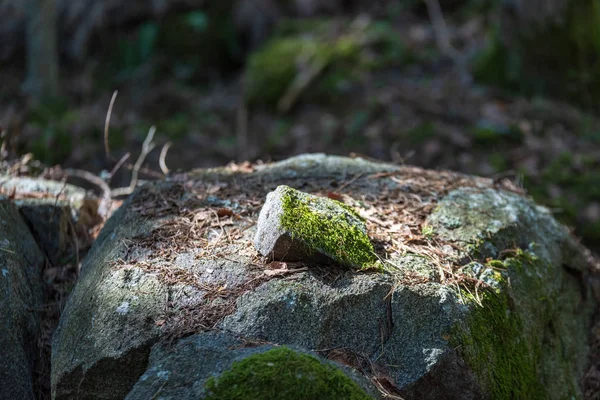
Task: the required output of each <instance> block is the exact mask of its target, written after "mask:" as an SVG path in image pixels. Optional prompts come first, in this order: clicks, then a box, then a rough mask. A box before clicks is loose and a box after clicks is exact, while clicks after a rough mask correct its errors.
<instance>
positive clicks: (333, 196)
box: [327, 192, 342, 201]
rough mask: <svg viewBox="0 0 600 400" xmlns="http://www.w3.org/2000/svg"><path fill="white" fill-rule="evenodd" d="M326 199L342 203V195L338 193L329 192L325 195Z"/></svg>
mask: <svg viewBox="0 0 600 400" xmlns="http://www.w3.org/2000/svg"><path fill="white" fill-rule="evenodd" d="M327 197H329V198H330V199H332V200H337V201H342V195H341V194H339V193H335V192H329V193H327Z"/></svg>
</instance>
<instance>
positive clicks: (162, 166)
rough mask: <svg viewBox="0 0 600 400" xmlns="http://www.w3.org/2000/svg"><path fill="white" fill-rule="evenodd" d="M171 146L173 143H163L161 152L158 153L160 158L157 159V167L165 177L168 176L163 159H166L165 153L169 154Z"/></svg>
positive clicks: (167, 168)
mask: <svg viewBox="0 0 600 400" xmlns="http://www.w3.org/2000/svg"><path fill="white" fill-rule="evenodd" d="M172 145H173V143H171V142H167V143H165V144H164V145H163V147H162V150H161V151H160V157H159V159H158V165H159V166H160V170H161V171H162V172H163V174H165V175H168V174H169V167H167V163H166V162H165V159H166V158H167V153H168V152H169V149H170V148H171V146H172Z"/></svg>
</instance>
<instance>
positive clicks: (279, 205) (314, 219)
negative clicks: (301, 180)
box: [254, 185, 376, 268]
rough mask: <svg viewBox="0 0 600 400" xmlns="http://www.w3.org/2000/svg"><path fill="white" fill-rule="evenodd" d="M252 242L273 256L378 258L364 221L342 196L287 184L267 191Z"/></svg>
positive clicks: (362, 262)
mask: <svg viewBox="0 0 600 400" xmlns="http://www.w3.org/2000/svg"><path fill="white" fill-rule="evenodd" d="M346 233H352V234H346ZM254 246H255V247H256V249H257V250H258V251H259V252H260V253H261V254H262V255H263V256H267V257H269V259H271V260H280V261H302V262H305V263H317V264H318V263H324V262H328V261H329V262H331V261H334V262H337V263H339V264H341V265H346V266H349V267H355V268H363V267H368V266H371V265H373V264H374V262H375V260H376V258H375V255H374V250H373V246H372V245H371V243H370V241H369V237H368V236H367V229H366V226H365V223H364V221H363V220H362V219H361V218H360V217H359V216H358V214H356V212H354V211H353V210H352V209H350V208H349V207H347V206H344V205H343V204H342V203H340V202H338V201H335V200H331V199H328V198H325V197H319V196H314V195H310V194H307V193H303V192H301V191H299V190H295V189H292V188H290V187H289V186H285V185H282V186H279V187H277V189H275V191H273V192H270V193H269V194H267V199H266V201H265V204H264V206H263V208H262V209H261V211H260V214H259V216H258V222H257V230H256V237H255V238H254Z"/></svg>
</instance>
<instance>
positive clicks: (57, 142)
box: [27, 99, 79, 164]
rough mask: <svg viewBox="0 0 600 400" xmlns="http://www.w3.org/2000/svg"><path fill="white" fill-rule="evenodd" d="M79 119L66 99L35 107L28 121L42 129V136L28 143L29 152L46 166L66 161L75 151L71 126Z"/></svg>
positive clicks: (30, 112)
mask: <svg viewBox="0 0 600 400" xmlns="http://www.w3.org/2000/svg"><path fill="white" fill-rule="evenodd" d="M78 118H79V114H78V112H77V111H71V110H70V109H69V107H68V104H67V102H66V101H65V100H64V99H57V100H55V101H53V102H51V103H41V104H39V105H37V106H35V107H34V108H32V109H31V110H30V111H29V115H28V119H29V121H30V123H31V124H32V125H33V126H35V127H37V128H39V129H40V131H41V135H40V136H39V137H36V138H35V139H33V140H31V141H30V142H29V143H27V150H28V151H30V152H32V153H33V154H34V155H35V157H36V158H37V159H39V160H40V161H42V162H44V163H46V164H57V163H59V162H62V161H64V160H65V159H66V158H68V157H69V155H70V154H71V152H72V150H73V133H72V132H71V126H72V124H74V123H75V122H76V121H77V120H78Z"/></svg>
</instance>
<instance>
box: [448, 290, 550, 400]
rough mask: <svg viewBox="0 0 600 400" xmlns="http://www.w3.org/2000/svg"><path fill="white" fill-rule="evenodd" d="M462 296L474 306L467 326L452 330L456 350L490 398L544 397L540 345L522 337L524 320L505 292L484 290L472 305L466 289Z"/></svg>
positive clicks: (471, 297) (471, 296) (545, 396)
mask: <svg viewBox="0 0 600 400" xmlns="http://www.w3.org/2000/svg"><path fill="white" fill-rule="evenodd" d="M463 297H464V298H466V299H467V300H468V301H470V302H472V303H473V304H472V307H473V310H472V311H471V315H470V316H469V317H468V319H467V321H466V325H467V326H468V328H467V329H464V327H461V328H458V329H457V331H456V332H455V336H453V338H454V339H453V340H454V341H455V343H454V344H455V345H456V346H460V347H459V352H460V353H461V355H462V357H463V358H464V360H465V361H466V363H467V364H468V365H469V366H470V367H471V368H472V369H473V370H474V372H475V373H476V374H477V375H478V377H479V379H480V380H481V381H482V382H483V383H484V385H485V387H487V389H488V392H489V393H490V395H491V398H492V399H546V398H547V394H546V392H545V388H544V386H543V385H542V383H541V382H540V379H539V377H538V373H537V364H538V362H539V351H540V347H539V345H537V344H536V345H533V346H532V345H531V339H530V338H526V337H523V332H522V330H523V326H522V325H523V321H522V319H521V317H520V315H519V314H518V313H516V312H515V310H514V309H512V307H511V304H510V298H509V296H508V295H507V294H506V292H501V293H494V292H492V291H486V292H484V293H483V295H482V299H480V300H481V305H475V298H474V297H473V295H472V294H470V293H468V292H465V293H463ZM534 342H535V340H534Z"/></svg>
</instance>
